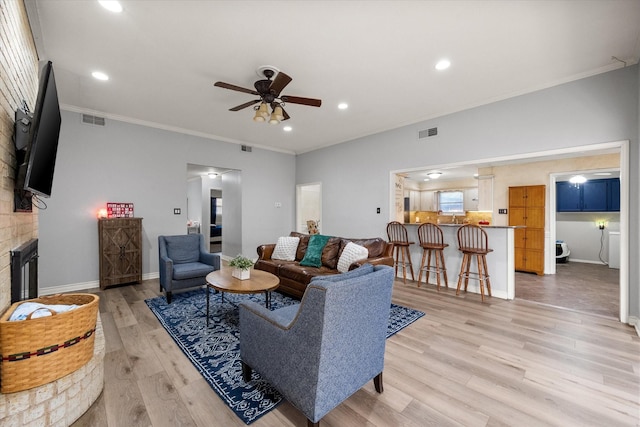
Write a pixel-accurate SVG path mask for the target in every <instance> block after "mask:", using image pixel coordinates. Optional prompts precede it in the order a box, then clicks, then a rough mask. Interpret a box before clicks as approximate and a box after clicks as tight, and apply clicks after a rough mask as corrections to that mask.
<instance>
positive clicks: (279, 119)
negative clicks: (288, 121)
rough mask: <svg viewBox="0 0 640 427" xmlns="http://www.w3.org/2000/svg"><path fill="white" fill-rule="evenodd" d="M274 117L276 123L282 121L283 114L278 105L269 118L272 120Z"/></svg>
mask: <svg viewBox="0 0 640 427" xmlns="http://www.w3.org/2000/svg"><path fill="white" fill-rule="evenodd" d="M274 115H275V118H276V119H278V122H281V121H282V120H284V114H283V113H282V107H281V106H280V105H276V108H274V109H273V113H272V114H271V117H272V118H273V116H274Z"/></svg>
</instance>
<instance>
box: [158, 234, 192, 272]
mask: <svg viewBox="0 0 640 427" xmlns="http://www.w3.org/2000/svg"><path fill="white" fill-rule="evenodd" d="M164 239H165V242H166V243H167V256H168V257H169V258H170V259H171V260H172V261H173V264H174V266H175V265H176V264H184V263H188V262H197V261H198V260H199V259H200V235H199V234H185V235H184V236H165V238H164Z"/></svg>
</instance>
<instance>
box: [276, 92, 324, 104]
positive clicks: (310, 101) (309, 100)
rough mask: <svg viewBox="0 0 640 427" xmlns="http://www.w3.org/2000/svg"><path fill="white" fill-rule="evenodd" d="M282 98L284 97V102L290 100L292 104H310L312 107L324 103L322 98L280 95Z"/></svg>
mask: <svg viewBox="0 0 640 427" xmlns="http://www.w3.org/2000/svg"><path fill="white" fill-rule="evenodd" d="M280 99H282V101H283V102H288V103H291V104H302V105H309V106H311V107H319V106H320V105H322V100H320V99H313V98H303V97H301V96H289V95H283V96H281V97H280Z"/></svg>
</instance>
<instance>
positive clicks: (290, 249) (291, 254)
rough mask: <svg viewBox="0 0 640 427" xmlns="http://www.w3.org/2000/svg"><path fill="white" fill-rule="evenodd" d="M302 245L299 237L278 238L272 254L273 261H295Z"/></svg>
mask: <svg viewBox="0 0 640 427" xmlns="http://www.w3.org/2000/svg"><path fill="white" fill-rule="evenodd" d="M298 243H300V238H299V237H278V242H277V243H276V248H275V249H274V250H273V254H271V259H281V260H283V261H295V259H296V250H297V249H298Z"/></svg>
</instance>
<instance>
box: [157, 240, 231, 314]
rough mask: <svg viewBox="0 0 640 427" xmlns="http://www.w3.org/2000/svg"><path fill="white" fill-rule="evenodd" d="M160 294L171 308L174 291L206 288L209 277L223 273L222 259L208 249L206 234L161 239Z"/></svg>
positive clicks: (159, 241)
mask: <svg viewBox="0 0 640 427" xmlns="http://www.w3.org/2000/svg"><path fill="white" fill-rule="evenodd" d="M158 252H159V256H160V259H159V264H158V266H159V268H160V292H162V291H163V290H164V291H165V296H166V298H167V304H171V292H172V291H174V290H179V289H185V288H192V287H195V286H202V285H204V284H205V283H206V281H205V277H206V276H207V274H209V273H211V272H212V271H215V270H220V256H219V255H214V254H211V253H209V252H207V250H206V249H205V245H204V236H203V235H202V234H185V235H181V236H158Z"/></svg>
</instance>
